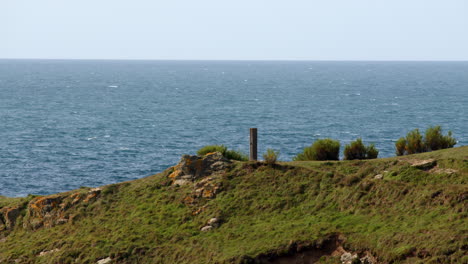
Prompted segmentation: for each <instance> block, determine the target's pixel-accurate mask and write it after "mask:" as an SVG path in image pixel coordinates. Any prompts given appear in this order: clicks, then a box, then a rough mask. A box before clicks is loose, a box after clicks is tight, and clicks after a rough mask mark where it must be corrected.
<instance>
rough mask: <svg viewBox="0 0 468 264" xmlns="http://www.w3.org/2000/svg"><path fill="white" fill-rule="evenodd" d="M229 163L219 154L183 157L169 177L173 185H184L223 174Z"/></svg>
mask: <svg viewBox="0 0 468 264" xmlns="http://www.w3.org/2000/svg"><path fill="white" fill-rule="evenodd" d="M230 164H231V162H230V161H229V160H228V159H226V158H225V157H224V156H223V155H222V154H221V153H220V152H213V153H208V154H206V155H205V156H190V155H183V156H182V159H181V160H180V162H179V164H177V165H176V166H174V167H173V168H174V171H173V172H172V173H171V174H170V175H169V178H171V179H172V180H173V182H172V183H173V184H178V185H186V184H190V183H193V182H194V181H196V180H199V179H201V178H204V177H207V176H214V174H219V173H220V172H224V171H225V170H226V169H227V168H228V167H229V166H230Z"/></svg>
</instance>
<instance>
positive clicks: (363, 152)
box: [344, 138, 379, 160]
mask: <svg viewBox="0 0 468 264" xmlns="http://www.w3.org/2000/svg"><path fill="white" fill-rule="evenodd" d="M378 155H379V151H378V150H377V149H376V148H375V146H374V144H370V145H369V146H367V147H366V146H364V144H363V143H362V139H361V138H358V139H356V140H355V141H353V142H351V143H350V144H349V145H346V146H345V149H344V159H345V160H355V159H375V158H377V156H378Z"/></svg>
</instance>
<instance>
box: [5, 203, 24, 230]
mask: <svg viewBox="0 0 468 264" xmlns="http://www.w3.org/2000/svg"><path fill="white" fill-rule="evenodd" d="M20 214H21V208H20V207H19V206H15V207H4V208H2V209H1V210H0V216H1V217H0V231H2V230H5V229H6V230H11V229H13V228H14V227H15V223H16V219H17V218H18V216H20Z"/></svg>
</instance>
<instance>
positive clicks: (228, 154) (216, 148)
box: [197, 145, 249, 161]
mask: <svg viewBox="0 0 468 264" xmlns="http://www.w3.org/2000/svg"><path fill="white" fill-rule="evenodd" d="M211 152H221V154H223V156H224V157H225V158H227V159H231V160H238V161H247V160H249V157H248V156H247V155H246V154H245V153H242V152H241V151H237V150H232V149H228V148H227V147H226V146H224V145H208V146H204V147H202V148H200V149H199V150H198V151H197V155H200V156H203V155H206V154H208V153H211Z"/></svg>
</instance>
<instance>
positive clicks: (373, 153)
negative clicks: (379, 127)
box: [366, 144, 379, 159]
mask: <svg viewBox="0 0 468 264" xmlns="http://www.w3.org/2000/svg"><path fill="white" fill-rule="evenodd" d="M377 156H379V151H378V150H377V148H375V146H374V144H370V145H369V146H367V154H366V158H367V159H376V158H377Z"/></svg>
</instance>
